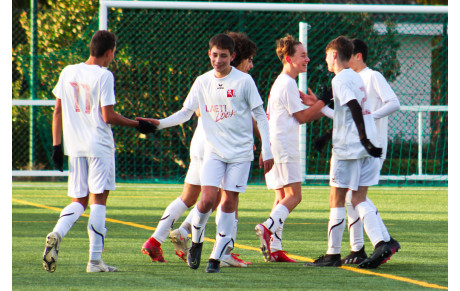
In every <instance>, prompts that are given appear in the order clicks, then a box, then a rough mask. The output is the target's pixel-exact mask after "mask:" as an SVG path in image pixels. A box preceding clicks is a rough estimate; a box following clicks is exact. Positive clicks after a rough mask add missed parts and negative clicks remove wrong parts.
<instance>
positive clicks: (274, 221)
mask: <svg viewBox="0 0 460 291" xmlns="http://www.w3.org/2000/svg"><path fill="white" fill-rule="evenodd" d="M288 215H289V209H287V207H286V206H284V205H283V204H281V203H278V205H276V206H275V208H274V209H273V210H272V212H271V213H270V217H269V218H268V219H267V220H266V221H265V222H264V223H263V224H264V225H265V227H266V228H267V229H268V230H269V231H271V232H272V233H274V232H275V231H276V230H277V229H278V228H279V227H280V225H282V224H283V223H284V221H285V220H286V218H287V217H288Z"/></svg>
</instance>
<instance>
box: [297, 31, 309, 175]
mask: <svg viewBox="0 0 460 291" xmlns="http://www.w3.org/2000/svg"><path fill="white" fill-rule="evenodd" d="M299 40H300V42H301V43H303V45H304V46H305V48H306V49H307V51H308V44H307V41H308V23H306V22H299ZM299 90H300V91H302V92H307V73H301V74H299ZM299 140H300V144H299V149H300V167H301V169H302V180H306V178H307V125H306V124H305V123H304V124H302V125H300V127H299Z"/></svg>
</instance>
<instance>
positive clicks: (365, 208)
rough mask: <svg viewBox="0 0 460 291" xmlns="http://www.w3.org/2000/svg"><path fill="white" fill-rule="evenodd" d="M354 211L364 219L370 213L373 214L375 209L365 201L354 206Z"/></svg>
mask: <svg viewBox="0 0 460 291" xmlns="http://www.w3.org/2000/svg"><path fill="white" fill-rule="evenodd" d="M355 209H356V211H357V212H358V213H359V217H361V218H362V217H364V216H366V215H367V214H368V213H370V212H375V209H374V208H373V207H372V206H371V204H370V203H369V202H367V201H363V202H361V203H359V204H358V205H356V207H355Z"/></svg>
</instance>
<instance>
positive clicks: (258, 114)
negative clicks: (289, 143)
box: [252, 105, 274, 173]
mask: <svg viewBox="0 0 460 291" xmlns="http://www.w3.org/2000/svg"><path fill="white" fill-rule="evenodd" d="M252 113H253V115H254V119H255V120H256V121H257V128H258V129H259V132H260V139H261V140H262V158H263V163H264V172H265V173H267V172H269V171H270V170H271V169H272V167H273V163H274V161H273V154H272V151H271V147H270V137H269V136H270V134H269V129H268V120H267V114H266V113H265V110H264V107H263V106H262V105H260V106H257V107H256V108H254V109H252Z"/></svg>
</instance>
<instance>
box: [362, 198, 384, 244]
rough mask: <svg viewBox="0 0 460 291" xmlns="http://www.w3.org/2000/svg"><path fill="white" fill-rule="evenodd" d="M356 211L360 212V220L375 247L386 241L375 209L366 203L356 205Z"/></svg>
mask: <svg viewBox="0 0 460 291" xmlns="http://www.w3.org/2000/svg"><path fill="white" fill-rule="evenodd" d="M355 209H356V210H357V211H358V213H359V218H360V219H361V221H362V222H363V224H364V230H365V231H366V233H367V236H368V237H369V239H370V241H371V242H372V245H373V246H374V247H375V245H376V244H377V243H379V242H381V241H383V240H384V239H383V234H382V230H381V228H380V222H379V220H378V218H377V213H376V211H375V208H374V207H372V206H371V205H370V204H369V203H368V202H367V201H364V202H361V203H359V204H358V205H356V207H355Z"/></svg>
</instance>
